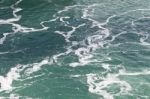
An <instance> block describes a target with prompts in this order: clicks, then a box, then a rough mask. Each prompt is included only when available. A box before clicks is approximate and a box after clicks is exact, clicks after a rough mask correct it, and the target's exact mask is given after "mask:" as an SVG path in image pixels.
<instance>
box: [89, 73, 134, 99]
mask: <svg viewBox="0 0 150 99" xmlns="http://www.w3.org/2000/svg"><path fill="white" fill-rule="evenodd" d="M117 76H118V74H116V75H115V74H108V75H107V76H106V77H105V78H104V77H99V76H98V75H96V74H87V83H88V84H89V91H90V92H91V93H95V94H98V95H101V96H103V98H104V99H114V96H113V94H111V93H109V92H107V90H106V88H107V87H108V85H112V84H118V85H119V86H120V90H121V91H120V92H119V93H118V94H128V92H129V91H131V90H132V87H131V86H130V85H129V84H128V83H127V82H126V81H121V80H120V79H119V78H117ZM98 80H101V81H98Z"/></svg>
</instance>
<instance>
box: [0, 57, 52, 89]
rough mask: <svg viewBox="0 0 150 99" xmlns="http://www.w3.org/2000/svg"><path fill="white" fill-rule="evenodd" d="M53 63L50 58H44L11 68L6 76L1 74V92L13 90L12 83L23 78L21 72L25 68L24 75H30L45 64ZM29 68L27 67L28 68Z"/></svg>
mask: <svg viewBox="0 0 150 99" xmlns="http://www.w3.org/2000/svg"><path fill="white" fill-rule="evenodd" d="M46 64H52V61H49V59H44V60H43V61H41V62H39V63H33V64H28V65H17V66H16V67H13V68H11V69H10V71H9V72H8V73H7V75H6V76H0V84H1V88H0V92H1V91H11V90H12V89H13V87H12V83H13V81H14V80H19V78H21V75H20V73H21V72H23V71H24V70H25V71H24V75H27V76H30V74H32V73H34V72H37V71H39V70H40V69H41V67H42V66H43V65H46ZM26 68H27V69H26Z"/></svg>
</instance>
